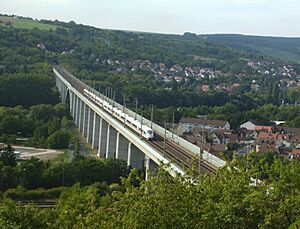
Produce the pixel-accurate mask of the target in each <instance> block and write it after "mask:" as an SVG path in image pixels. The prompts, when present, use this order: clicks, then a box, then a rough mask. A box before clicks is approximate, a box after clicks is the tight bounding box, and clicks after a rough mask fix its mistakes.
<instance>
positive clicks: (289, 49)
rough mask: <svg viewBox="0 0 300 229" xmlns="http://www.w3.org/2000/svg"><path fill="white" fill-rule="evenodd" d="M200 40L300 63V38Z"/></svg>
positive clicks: (214, 37)
mask: <svg viewBox="0 0 300 229" xmlns="http://www.w3.org/2000/svg"><path fill="white" fill-rule="evenodd" d="M199 38H200V39H203V40H206V41H210V42H215V43H217V44H219V45H227V46H230V47H232V48H235V49H238V50H243V51H245V52H250V53H256V54H261V55H269V56H273V57H276V58H280V59H282V60H290V61H295V62H298V63H299V59H300V38H283V37H259V36H243V35H234V34H232V35H225V34H218V35H200V36H199Z"/></svg>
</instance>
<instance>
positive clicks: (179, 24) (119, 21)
mask: <svg viewBox="0 0 300 229" xmlns="http://www.w3.org/2000/svg"><path fill="white" fill-rule="evenodd" d="M0 7H1V8H0V12H1V13H2V14H16V15H21V16H29V17H32V18H37V19H52V20H55V19H58V20H61V21H66V22H68V21H71V20H73V21H75V22H76V23H82V24H87V25H92V26H96V27H99V28H109V29H122V30H135V31H148V32H160V33H177V34H182V33H184V32H186V31H189V32H194V33H197V34H206V33H240V34H253V35H273V36H298V37H300V29H299V23H300V1H299V0H284V1H283V0H0Z"/></svg>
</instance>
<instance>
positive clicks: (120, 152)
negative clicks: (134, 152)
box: [116, 133, 129, 161]
mask: <svg viewBox="0 0 300 229" xmlns="http://www.w3.org/2000/svg"><path fill="white" fill-rule="evenodd" d="M116 144H117V149H116V158H117V159H121V160H123V161H127V160H128V145H129V142H128V140H127V139H126V138H124V136H122V135H121V134H120V133H117V142H116Z"/></svg>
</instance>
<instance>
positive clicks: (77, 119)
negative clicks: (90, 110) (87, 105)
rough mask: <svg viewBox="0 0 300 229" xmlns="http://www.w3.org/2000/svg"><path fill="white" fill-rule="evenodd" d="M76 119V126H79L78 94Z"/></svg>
mask: <svg viewBox="0 0 300 229" xmlns="http://www.w3.org/2000/svg"><path fill="white" fill-rule="evenodd" d="M74 120H75V124H76V126H77V127H78V125H79V98H78V96H76V109H75V117H74Z"/></svg>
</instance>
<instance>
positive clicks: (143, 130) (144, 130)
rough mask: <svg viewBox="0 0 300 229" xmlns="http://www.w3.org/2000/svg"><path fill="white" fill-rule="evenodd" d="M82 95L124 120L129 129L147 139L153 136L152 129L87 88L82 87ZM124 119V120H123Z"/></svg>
mask: <svg viewBox="0 0 300 229" xmlns="http://www.w3.org/2000/svg"><path fill="white" fill-rule="evenodd" d="M84 95H85V96H86V97H88V98H89V99H90V100H92V101H93V102H95V103H96V104H98V105H99V106H100V107H101V108H103V109H104V110H106V111H107V112H108V113H110V114H112V115H113V116H114V117H116V118H117V119H119V120H120V121H122V122H125V124H126V125H127V126H129V127H130V128H131V129H133V130H134V131H135V132H137V133H138V134H142V136H143V137H144V138H145V139H147V140H151V139H153V137H154V132H153V130H152V129H151V128H150V127H148V126H146V125H142V123H141V122H139V121H138V120H135V119H134V118H133V117H130V116H129V115H127V114H125V113H124V112H123V111H121V110H119V109H118V108H116V107H113V106H112V105H111V104H109V103H108V102H107V101H105V100H103V99H101V98H99V97H98V96H97V95H95V94H94V93H92V92H90V91H89V90H87V89H84ZM124 120H125V121H124Z"/></svg>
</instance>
